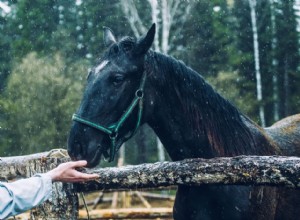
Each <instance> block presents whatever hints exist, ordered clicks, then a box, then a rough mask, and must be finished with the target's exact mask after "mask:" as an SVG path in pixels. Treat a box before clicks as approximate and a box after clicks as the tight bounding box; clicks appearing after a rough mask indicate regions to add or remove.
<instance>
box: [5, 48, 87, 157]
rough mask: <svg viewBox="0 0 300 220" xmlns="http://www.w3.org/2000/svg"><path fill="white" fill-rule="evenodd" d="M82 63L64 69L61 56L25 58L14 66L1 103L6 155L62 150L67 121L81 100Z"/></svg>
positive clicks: (34, 54)
mask: <svg viewBox="0 0 300 220" xmlns="http://www.w3.org/2000/svg"><path fill="white" fill-rule="evenodd" d="M85 68H86V65H85V64H84V63H80V62H78V63H74V64H73V65H72V66H66V65H65V63H64V60H63V59H62V57H61V56H60V55H58V54H57V55H55V56H54V57H53V58H38V56H37V54H36V53H30V54H28V55H27V56H26V57H25V58H24V59H23V60H22V63H20V64H18V65H16V67H15V68H14V70H13V72H12V74H11V76H10V78H9V81H8V85H7V89H6V91H5V93H4V94H3V97H2V100H1V106H2V108H1V111H2V112H3V113H4V114H5V116H6V120H5V121H2V122H1V125H0V126H1V130H3V131H4V132H5V133H6V137H5V139H4V140H1V141H0V147H1V149H2V150H3V152H4V154H5V155H20V154H24V153H34V152H40V151H44V150H49V149H50V148H60V147H65V145H66V141H67V134H68V130H69V127H70V123H71V120H70V117H71V115H72V113H73V112H74V111H75V110H76V107H77V106H78V105H79V101H80V99H81V92H82V88H83V79H85V77H84V76H83V72H85Z"/></svg>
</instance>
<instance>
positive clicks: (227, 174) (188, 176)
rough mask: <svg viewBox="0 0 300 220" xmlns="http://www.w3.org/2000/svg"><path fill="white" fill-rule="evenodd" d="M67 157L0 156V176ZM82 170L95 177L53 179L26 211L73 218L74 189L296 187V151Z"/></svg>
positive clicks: (299, 170) (299, 171) (299, 164)
mask: <svg viewBox="0 0 300 220" xmlns="http://www.w3.org/2000/svg"><path fill="white" fill-rule="evenodd" d="M62 152H63V153H62ZM68 160H70V159H69V158H68V157H67V156H66V152H65V151H64V150H62V151H61V150H60V152H59V153H57V152H54V153H53V152H44V153H38V154H33V155H28V156H20V157H5V158H0V180H1V181H10V180H14V179H18V178H26V177H30V176H32V175H34V174H35V173H41V172H47V171H48V170H51V169H53V168H54V167H56V166H57V165H58V164H60V163H62V162H66V161H68ZM82 171H83V172H86V173H97V174H99V176H100V178H99V179H98V180H96V181H91V182H88V183H80V184H61V183H54V184H53V196H52V200H51V201H48V202H46V203H44V204H43V205H41V206H39V207H38V208H36V209H33V210H32V211H31V216H32V218H38V219H77V216H78V197H77V195H76V193H77V192H91V191H96V190H104V191H105V190H132V189H134V190H135V189H141V188H157V187H166V186H174V185H191V186H199V185H203V184H214V185H216V184H219V185H220V184H227V185H233V184H235V185H269V186H280V187H290V188H296V189H299V188H300V158H298V157H284V156H238V157H232V158H225V157H223V158H213V159H200V158H197V159H187V160H182V161H176V162H158V163H153V164H141V165H135V166H123V167H119V168H114V167H113V168H97V169H83V170H82ZM125 211H126V210H125ZM75 216H76V217H75Z"/></svg>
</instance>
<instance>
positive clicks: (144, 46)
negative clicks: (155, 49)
mask: <svg viewBox="0 0 300 220" xmlns="http://www.w3.org/2000/svg"><path fill="white" fill-rule="evenodd" d="M154 36H155V24H152V26H151V28H150V29H149V31H148V32H147V33H146V34H145V35H144V36H142V37H141V38H140V39H139V40H138V41H137V44H136V47H135V54H138V55H142V54H146V53H147V51H148V50H149V48H150V47H151V45H152V43H153V40H154Z"/></svg>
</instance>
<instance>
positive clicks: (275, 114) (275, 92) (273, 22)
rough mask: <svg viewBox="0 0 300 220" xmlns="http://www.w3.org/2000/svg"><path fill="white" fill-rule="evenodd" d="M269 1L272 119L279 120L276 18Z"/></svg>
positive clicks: (271, 2) (271, 3) (273, 8)
mask: <svg viewBox="0 0 300 220" xmlns="http://www.w3.org/2000/svg"><path fill="white" fill-rule="evenodd" d="M269 1H270V11H271V30H272V40H271V48H272V74H273V77H272V84H273V85H272V86H273V108H274V110H273V111H274V112H273V119H274V121H278V120H279V95H278V73H277V65H278V61H277V59H276V57H275V50H276V48H277V37H276V20H275V7H274V0H269Z"/></svg>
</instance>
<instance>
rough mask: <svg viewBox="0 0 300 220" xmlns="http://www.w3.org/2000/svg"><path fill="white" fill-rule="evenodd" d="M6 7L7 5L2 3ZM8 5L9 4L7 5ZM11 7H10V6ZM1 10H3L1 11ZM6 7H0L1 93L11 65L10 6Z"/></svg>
mask: <svg viewBox="0 0 300 220" xmlns="http://www.w3.org/2000/svg"><path fill="white" fill-rule="evenodd" d="M2 4H3V5H4V7H5V6H6V5H5V4H4V3H2ZM6 7H8V6H6ZM8 8H9V7H8ZM1 10H2V11H3V12H1ZM6 10H7V11H6V12H4V9H2V8H1V7H0V94H1V92H2V91H3V89H4V86H5V82H6V79H7V77H8V75H9V71H10V65H11V59H12V58H11V46H10V45H11V42H12V39H11V36H10V34H9V28H8V23H9V20H10V15H9V14H8V13H9V12H10V8H9V9H6Z"/></svg>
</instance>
